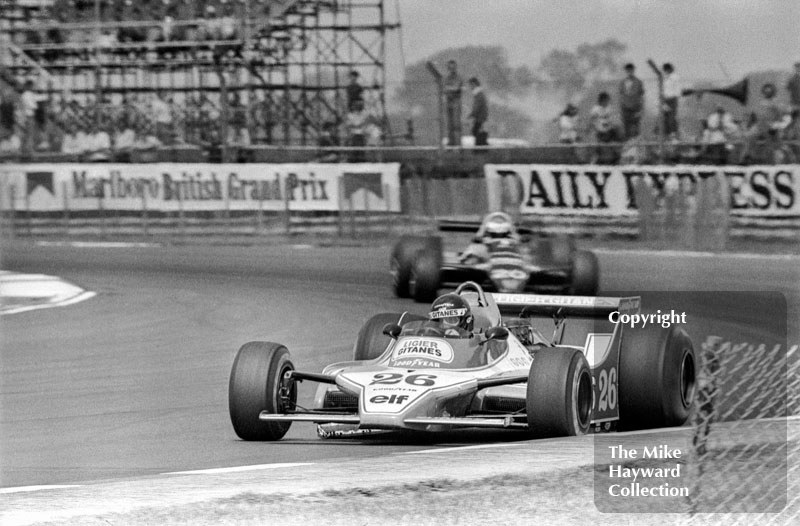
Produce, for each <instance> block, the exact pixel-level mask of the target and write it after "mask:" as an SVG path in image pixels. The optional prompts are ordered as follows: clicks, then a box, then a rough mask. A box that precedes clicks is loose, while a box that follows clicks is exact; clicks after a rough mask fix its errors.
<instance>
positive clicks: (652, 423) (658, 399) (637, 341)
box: [619, 326, 697, 429]
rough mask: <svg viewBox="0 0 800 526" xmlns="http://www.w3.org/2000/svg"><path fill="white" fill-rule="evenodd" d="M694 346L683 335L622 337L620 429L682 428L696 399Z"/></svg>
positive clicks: (659, 332) (674, 330) (639, 332)
mask: <svg viewBox="0 0 800 526" xmlns="http://www.w3.org/2000/svg"><path fill="white" fill-rule="evenodd" d="M696 363H697V362H696V359H695V354H694V346H693V345H692V341H691V340H690V339H689V336H688V335H687V334H686V332H685V331H684V330H683V329H680V328H678V327H671V328H670V329H667V330H665V329H662V328H661V327H659V326H654V327H652V329H651V328H650V327H647V328H645V329H634V330H630V331H626V332H623V334H622V345H621V348H620V358H619V416H620V427H621V428H623V429H646V428H657V427H673V426H680V425H683V423H684V422H686V419H687V418H689V412H690V411H691V408H692V404H693V403H694V398H695V385H696V383H695V382H696Z"/></svg>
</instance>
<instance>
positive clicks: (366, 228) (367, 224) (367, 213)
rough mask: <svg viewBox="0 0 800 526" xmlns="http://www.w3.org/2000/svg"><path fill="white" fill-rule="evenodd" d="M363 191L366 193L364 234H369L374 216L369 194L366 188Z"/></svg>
mask: <svg viewBox="0 0 800 526" xmlns="http://www.w3.org/2000/svg"><path fill="white" fill-rule="evenodd" d="M361 191H362V192H364V232H369V231H370V221H371V220H372V214H371V213H370V209H369V192H367V190H366V189H365V188H362V189H361Z"/></svg>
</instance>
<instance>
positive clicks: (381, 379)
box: [369, 373, 436, 387]
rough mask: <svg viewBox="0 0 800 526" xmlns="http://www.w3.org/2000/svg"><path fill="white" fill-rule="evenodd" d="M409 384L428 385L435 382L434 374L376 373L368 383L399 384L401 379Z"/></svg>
mask: <svg viewBox="0 0 800 526" xmlns="http://www.w3.org/2000/svg"><path fill="white" fill-rule="evenodd" d="M403 380H405V382H406V383H407V384H409V385H418V386H424V387H429V386H431V385H434V384H435V383H436V382H435V380H436V375H435V374H409V375H408V376H404V375H403V374H402V373H378V374H376V375H375V376H373V377H372V382H370V384H369V385H375V384H399V383H400V382H401V381H403Z"/></svg>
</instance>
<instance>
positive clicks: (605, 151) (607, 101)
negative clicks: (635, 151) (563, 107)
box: [589, 91, 621, 164]
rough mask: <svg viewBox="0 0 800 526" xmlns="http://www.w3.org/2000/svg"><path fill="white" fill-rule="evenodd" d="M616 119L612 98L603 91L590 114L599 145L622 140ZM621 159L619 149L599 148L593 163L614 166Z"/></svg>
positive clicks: (590, 121) (590, 123)
mask: <svg viewBox="0 0 800 526" xmlns="http://www.w3.org/2000/svg"><path fill="white" fill-rule="evenodd" d="M615 121H616V117H615V116H614V112H613V111H612V110H611V96H610V95H609V94H608V93H607V92H605V91H603V92H601V93H600V94H599V95H598V96H597V104H595V105H594V106H593V107H592V109H591V111H590V112H589V125H590V126H591V129H592V131H593V132H594V137H595V141H596V142H598V143H614V142H619V141H620V140H621V135H620V132H619V127H618V126H617V124H616V122H615ZM618 157H619V152H618V148H615V147H608V146H598V147H597V148H596V149H595V158H594V160H593V162H597V163H601V164H612V163H614V162H616V161H617V159H618Z"/></svg>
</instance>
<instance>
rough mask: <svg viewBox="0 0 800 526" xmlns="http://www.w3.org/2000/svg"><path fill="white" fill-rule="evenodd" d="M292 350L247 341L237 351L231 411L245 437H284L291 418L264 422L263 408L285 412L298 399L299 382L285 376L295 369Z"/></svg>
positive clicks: (230, 390) (238, 432)
mask: <svg viewBox="0 0 800 526" xmlns="http://www.w3.org/2000/svg"><path fill="white" fill-rule="evenodd" d="M293 370H294V364H292V362H291V360H290V359H289V351H288V349H286V347H284V346H283V345H280V344H278V343H272V342H250V343H246V344H244V345H243V346H242V347H241V349H239V352H238V353H237V354H236V359H234V361H233V368H232V369H231V377H230V382H229V384H228V411H229V413H230V416H231V423H232V424H233V430H234V431H235V432H236V435H237V436H238V437H239V438H241V439H242V440H258V441H264V440H280V439H281V438H283V436H284V435H285V434H286V432H287V431H288V430H289V426H291V422H264V421H262V420H259V419H258V415H259V414H260V413H261V411H267V412H268V413H285V412H287V411H290V410H293V409H294V408H295V404H296V402H297V385H296V384H295V383H294V382H293V381H291V380H290V381H289V382H288V383H287V382H286V380H284V375H285V374H286V372H287V371H293Z"/></svg>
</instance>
